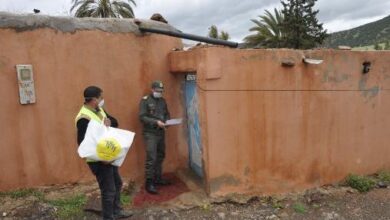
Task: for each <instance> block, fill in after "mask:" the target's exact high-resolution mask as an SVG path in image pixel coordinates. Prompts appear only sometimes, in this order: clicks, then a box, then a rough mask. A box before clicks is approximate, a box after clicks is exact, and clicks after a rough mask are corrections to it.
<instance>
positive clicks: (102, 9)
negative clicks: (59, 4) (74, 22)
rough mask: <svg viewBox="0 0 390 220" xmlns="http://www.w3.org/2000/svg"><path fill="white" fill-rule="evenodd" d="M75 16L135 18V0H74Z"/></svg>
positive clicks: (72, 9)
mask: <svg viewBox="0 0 390 220" xmlns="http://www.w3.org/2000/svg"><path fill="white" fill-rule="evenodd" d="M72 4H73V6H72V8H71V9H70V11H71V12H73V11H75V13H74V15H75V17H95V18H134V11H133V8H132V7H131V4H133V5H134V6H136V3H135V1H134V0H72Z"/></svg>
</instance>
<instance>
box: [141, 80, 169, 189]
mask: <svg viewBox="0 0 390 220" xmlns="http://www.w3.org/2000/svg"><path fill="white" fill-rule="evenodd" d="M151 87H152V88H151V89H152V92H151V94H149V95H147V96H144V97H143V98H142V100H141V103H140V111H139V119H140V120H141V122H142V123H143V125H144V129H143V136H144V140H145V144H146V160H145V189H146V191H147V192H149V193H151V194H157V193H158V192H157V189H156V185H168V184H170V183H169V181H168V180H164V179H163V178H162V164H163V161H164V158H165V129H166V125H165V122H166V121H167V120H168V119H169V118H170V116H169V111H168V106H167V103H166V102H165V99H164V98H163V97H162V94H163V91H164V85H163V83H162V82H161V81H154V82H153V83H152V86H151Z"/></svg>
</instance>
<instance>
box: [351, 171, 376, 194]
mask: <svg viewBox="0 0 390 220" xmlns="http://www.w3.org/2000/svg"><path fill="white" fill-rule="evenodd" d="M346 183H347V185H348V186H350V187H352V188H354V189H357V190H358V191H359V192H368V191H370V190H371V189H372V188H374V186H375V184H376V183H375V181H374V180H373V179H372V178H370V177H366V176H359V175H354V174H350V175H348V177H347V180H346Z"/></svg>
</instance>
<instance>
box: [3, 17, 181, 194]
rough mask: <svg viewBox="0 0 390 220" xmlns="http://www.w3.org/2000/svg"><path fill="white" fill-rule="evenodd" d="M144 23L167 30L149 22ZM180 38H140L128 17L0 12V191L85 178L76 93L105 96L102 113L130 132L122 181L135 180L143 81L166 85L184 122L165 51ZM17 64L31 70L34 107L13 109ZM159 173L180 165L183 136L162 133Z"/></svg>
mask: <svg viewBox="0 0 390 220" xmlns="http://www.w3.org/2000/svg"><path fill="white" fill-rule="evenodd" d="M143 23H144V25H148V26H151V27H158V28H164V29H173V28H172V27H170V26H168V25H165V24H162V23H158V22H153V21H143ZM181 47H182V43H181V41H180V40H179V39H175V38H170V37H165V36H161V35H143V34H141V33H139V32H138V29H137V27H136V25H135V24H134V21H133V20H130V19H76V18H65V17H64V18H61V17H47V16H37V15H12V14H7V13H0V85H1V86H0V100H1V102H2V104H1V108H0V121H1V124H2V126H1V127H2V128H1V132H0V140H1V144H0V152H1V154H0V161H1V166H0V176H1V178H0V190H11V189H16V188H20V187H32V186H39V185H47V184H62V183H70V182H79V181H84V180H91V179H93V178H94V177H93V176H92V175H91V172H90V171H89V169H88V168H87V166H86V164H85V162H84V160H82V159H80V158H79V157H78V154H77V152H76V151H77V143H76V128H75V124H74V118H75V116H76V114H77V113H78V111H79V109H80V107H81V105H82V104H83V96H82V94H83V90H84V88H86V87H87V86H89V85H97V86H99V87H101V88H102V89H103V90H104V96H105V101H106V105H105V107H106V110H107V111H108V112H109V113H110V114H112V115H113V116H115V117H116V118H117V119H118V120H119V124H120V128H123V129H128V130H131V131H135V132H136V137H135V142H134V143H133V146H132V149H131V150H130V151H129V153H128V157H127V159H126V161H125V163H124V165H123V166H122V168H121V174H122V176H123V177H125V178H126V179H124V181H127V180H128V179H129V178H130V179H136V180H142V178H143V172H144V143H143V140H142V132H141V131H142V129H141V123H140V122H139V120H138V106H139V101H140V99H141V98H142V97H143V96H144V95H146V94H148V93H149V92H150V89H149V88H150V82H151V81H152V80H154V79H161V80H163V81H164V82H165V85H166V93H165V97H166V99H167V102H168V105H169V107H170V111H171V115H172V116H173V117H183V115H184V110H183V101H182V95H181V93H182V88H181V87H182V82H183V78H182V77H181V76H175V75H172V74H170V73H169V65H168V53H169V52H170V51H171V50H172V49H173V48H181ZM16 64H32V65H33V70H34V80H35V91H36V97H37V102H36V103H35V104H31V105H21V104H20V103H19V94H18V83H17V77H16V76H17V75H16V69H15V65H16ZM166 142H167V158H166V161H165V164H164V166H165V168H166V169H165V170H166V171H168V172H169V171H174V170H176V169H178V168H180V167H186V166H187V160H188V159H187V158H188V156H187V155H188V150H187V142H186V134H185V131H184V129H183V127H181V126H176V127H172V128H170V129H169V130H168V132H167V141H166Z"/></svg>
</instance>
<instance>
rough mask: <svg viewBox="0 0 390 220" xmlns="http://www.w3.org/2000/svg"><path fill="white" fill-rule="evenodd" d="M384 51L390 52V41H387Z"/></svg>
mask: <svg viewBox="0 0 390 220" xmlns="http://www.w3.org/2000/svg"><path fill="white" fill-rule="evenodd" d="M384 49H385V50H390V40H388V41H386V43H385V48H384Z"/></svg>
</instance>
